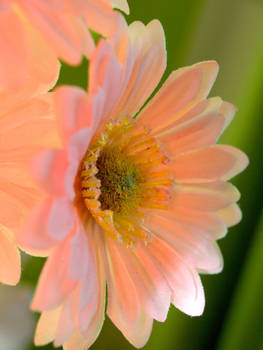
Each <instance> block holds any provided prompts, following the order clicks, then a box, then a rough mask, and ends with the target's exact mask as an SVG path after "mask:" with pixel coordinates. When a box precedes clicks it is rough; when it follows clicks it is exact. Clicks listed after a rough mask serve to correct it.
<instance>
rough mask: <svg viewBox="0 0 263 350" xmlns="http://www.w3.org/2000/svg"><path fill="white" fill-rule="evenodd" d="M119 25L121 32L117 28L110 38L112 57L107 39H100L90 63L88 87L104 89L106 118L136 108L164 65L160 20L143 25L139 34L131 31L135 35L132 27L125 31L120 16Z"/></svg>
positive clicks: (129, 114)
mask: <svg viewBox="0 0 263 350" xmlns="http://www.w3.org/2000/svg"><path fill="white" fill-rule="evenodd" d="M119 25H120V27H121V35H120V34H119V32H118V33H117V34H116V37H114V38H113V39H112V44H113V45H114V50H115V57H114V54H113V52H112V47H111V46H110V45H109V43H107V42H101V43H100V45H99V46H98V49H97V51H96V53H95V55H94V57H93V59H92V60H91V64H90V74H89V77H90V91H91V92H93V93H94V92H96V91H97V89H98V87H99V86H100V87H103V89H104V90H105V93H106V96H105V108H104V116H105V117H106V114H107V113H108V112H109V113H108V116H107V118H108V119H116V118H117V117H118V116H119V115H120V114H123V115H126V116H133V115H134V114H135V113H136V112H138V110H139V109H140V107H141V106H142V105H143V104H144V103H145V101H146V100H147V98H148V97H149V96H150V95H151V93H152V92H153V90H154V89H155V87H156V85H157V84H158V82H159V81H160V79H161V77H162V74H163V72H164V69H165V66H166V51H165V39H164V33H163V29H162V26H161V24H160V22H159V21H157V20H155V21H152V22H150V23H149V24H148V25H147V26H144V25H142V26H141V27H142V31H141V33H140V34H141V35H138V36H137V35H136V34H134V35H133V36H134V38H131V37H132V34H130V33H129V32H132V28H131V29H129V32H128V28H127V25H126V23H125V22H124V21H123V20H120V24H119ZM132 40H133V41H134V42H132ZM116 59H117V60H118V61H119V64H118V62H117V61H116ZM120 62H121V63H123V66H122V68H121V66H120ZM109 67H111V68H109ZM120 68H121V69H120ZM152 72H154V74H152ZM110 109H111V110H110Z"/></svg>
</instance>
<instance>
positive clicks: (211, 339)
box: [0, 0, 263, 350]
mask: <svg viewBox="0 0 263 350" xmlns="http://www.w3.org/2000/svg"><path fill="white" fill-rule="evenodd" d="M129 5H130V12H131V15H130V16H128V17H127V20H128V22H132V21H134V20H137V19H139V20H142V21H143V22H144V23H148V22H149V21H150V20H152V19H153V18H158V19H159V20H160V21H161V22H162V24H163V26H164V29H165V33H166V39H167V52H168V69H167V71H166V74H165V77H164V78H166V77H167V76H168V75H169V73H170V72H171V71H172V70H174V69H176V68H178V67H181V66H185V65H189V64H193V63H195V62H198V61H201V60H208V59H215V60H217V61H218V63H219V65H220V73H219V75H218V79H217V81H216V84H215V86H214V88H213V90H212V93H211V96H217V95H219V96H221V97H222V98H223V99H224V100H227V101H230V102H232V103H233V104H235V105H236V106H237V107H238V110H239V111H238V112H237V114H236V116H235V118H234V120H233V122H232V123H231V125H230V127H229V128H228V129H227V130H226V132H225V134H224V136H223V137H222V138H221V140H220V143H227V144H231V145H233V146H236V147H238V148H240V149H242V150H243V151H244V152H246V153H247V154H248V156H249V158H250V165H249V167H248V169H247V170H246V171H245V172H244V173H243V174H241V175H239V176H238V178H237V179H234V181H233V183H234V184H235V185H237V187H238V188H239V190H240V192H241V194H242V199H241V201H240V203H239V204H240V207H241V209H242V212H243V220H242V222H241V223H240V224H239V225H237V226H236V227H234V228H231V229H230V230H229V233H228V235H227V236H226V238H224V240H222V242H221V241H219V245H220V247H221V249H222V252H223V256H224V261H225V266H224V270H223V272H222V273H221V274H220V275H217V276H202V281H203V284H204V288H205V293H206V308H205V312H204V314H203V316H201V317H197V318H191V317H189V316H186V315H185V314H183V313H181V312H180V311H178V310H176V309H175V308H174V307H171V309H170V311H169V315H168V319H167V321H166V322H165V323H164V324H162V323H157V322H155V323H154V328H153V332H152V336H151V338H150V340H149V342H148V344H147V345H146V347H145V348H144V349H145V350H160V349H166V350H173V349H177V350H210V349H215V350H236V349H241V350H243V349H244V350H246V349H252V350H262V349H263V336H262V335H263V322H262V318H263V316H262V315H263V299H262V295H263V282H262V270H263V212H262V195H263V186H262V172H263V162H262V153H263V151H262V150H263V137H262V131H263V129H262V124H263V123H262V119H263V116H262V114H263V112H262V110H263V98H262V95H263V93H262V91H263V2H262V1H261V0H220V1H218V0H185V1H180V0H162V1H161V2H160V1H157V0H151V2H150V3H149V1H141V0H129ZM87 64H88V63H87V61H83V63H82V65H81V66H79V67H70V66H68V65H66V64H63V66H62V70H61V75H60V78H59V82H58V84H65V83H66V84H71V85H79V86H82V87H85V86H86V85H87V77H86V69H87ZM43 261H44V259H40V258H39V259H37V258H29V259H28V260H27V261H26V263H24V265H23V266H24V267H23V275H22V282H21V284H20V287H18V288H17V290H19V288H20V289H21V290H23V288H24V287H25V286H34V285H35V284H36V279H37V276H38V274H39V271H40V268H41V266H42V264H43ZM3 288H6V287H2V286H1V291H2V290H3ZM10 290H11V289H10ZM1 295H2V294H1ZM1 305H2V304H1ZM21 305H22V302H21ZM21 307H22V306H21ZM18 309H19V307H18V308H11V311H10V309H9V308H8V309H6V310H8V313H10V312H11V313H13V314H14V315H13V316H14V319H15V318H18V317H19V313H18V311H17V310H18ZM3 314H6V315H7V311H5V310H3V309H1V315H3ZM9 327H10V325H9V323H8V317H2V321H1V329H6V331H5V332H4V333H5V341H8V340H7V339H8V337H11V338H15V337H16V333H17V332H18V331H17V330H14V329H11V331H10V329H9ZM12 327H13V324H12ZM24 327H25V328H26V327H27V326H26V323H24V322H23V323H22V322H21V323H20V332H21V334H22V332H23V329H24ZM14 328H15V327H14ZM7 330H8V331H7ZM11 341H12V340H10V342H11ZM10 344H11V343H3V342H2V338H1V339H0V349H1V350H2V349H4V350H12V349H13V348H12V347H11V346H12V345H10ZM109 344H110V346H111V348H114V349H122V350H131V349H133V347H132V346H131V345H130V344H129V343H128V341H126V340H125V339H124V338H123V337H122V335H121V333H120V332H119V331H118V330H117V329H116V328H115V327H114V326H113V325H112V324H111V322H110V321H109V320H107V321H106V323H105V324H104V328H103V331H102V333H101V335H100V337H99V339H98V340H97V342H96V343H95V344H94V345H93V346H92V348H91V349H92V350H101V349H105V348H107V347H109ZM16 349H19V350H20V349H21V350H33V349H36V348H35V347H34V346H33V345H32V337H31V338H28V343H27V345H25V346H24V344H22V342H21V343H20V345H19V346H18V345H17V346H16ZM39 349H43V350H50V349H53V347H52V345H49V346H46V347H41V348H39Z"/></svg>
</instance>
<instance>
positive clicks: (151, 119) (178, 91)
mask: <svg viewBox="0 0 263 350" xmlns="http://www.w3.org/2000/svg"><path fill="white" fill-rule="evenodd" d="M217 72H218V65H217V63H216V62H215V61H207V62H201V63H197V64H195V65H193V66H190V67H186V68H180V69H178V70H177V71H174V72H173V73H171V75H170V76H169V78H168V79H167V80H166V82H165V83H164V85H163V86H162V88H161V89H160V90H159V91H158V93H157V94H156V96H155V97H154V98H153V99H152V100H151V102H150V103H149V104H148V105H147V106H146V107H145V108H144V109H143V111H142V112H141V113H140V116H139V117H140V119H141V120H143V122H144V123H145V124H147V125H149V127H150V128H152V129H155V128H156V127H159V128H160V127H161V126H162V124H163V121H165V122H166V121H167V120H169V119H172V120H175V119H177V118H179V117H180V115H181V113H185V112H186V111H188V110H190V109H191V108H193V106H194V105H195V104H196V103H197V102H199V101H201V100H202V99H204V98H206V97H207V95H208V93H209V91H210V89H211V87H212V85H213V83H214V81H215V79H216V75H217Z"/></svg>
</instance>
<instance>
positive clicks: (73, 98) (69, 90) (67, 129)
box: [54, 86, 92, 144]
mask: <svg viewBox="0 0 263 350" xmlns="http://www.w3.org/2000/svg"><path fill="white" fill-rule="evenodd" d="M91 108H92V107H91V103H90V99H89V97H88V95H87V94H86V92H85V91H84V90H82V89H80V88H78V87H70V86H62V87H59V88H57V89H56V90H55V93H54V109H55V113H56V117H57V121H58V127H59V130H60V133H61V135H62V139H63V140H64V143H65V144H67V143H68V141H69V139H70V137H71V136H72V135H73V134H74V133H75V132H76V131H78V130H80V129H82V128H84V127H87V126H90V124H91V116H92V110H91Z"/></svg>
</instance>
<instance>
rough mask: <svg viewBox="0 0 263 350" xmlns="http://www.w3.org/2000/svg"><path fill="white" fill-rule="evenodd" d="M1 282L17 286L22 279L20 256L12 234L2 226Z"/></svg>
mask: <svg viewBox="0 0 263 350" xmlns="http://www.w3.org/2000/svg"><path fill="white" fill-rule="evenodd" d="M0 241H1V243H0V266H1V268H0V282H1V283H5V284H9V285H15V284H17V283H18V281H19V279H20V273H21V263H20V254H19V251H18V249H17V248H16V246H15V244H14V238H13V236H12V234H11V232H10V231H9V230H8V229H7V228H6V227H5V226H3V225H0Z"/></svg>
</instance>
